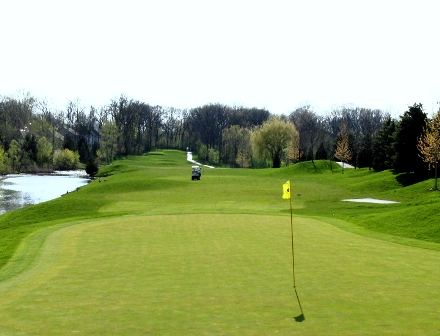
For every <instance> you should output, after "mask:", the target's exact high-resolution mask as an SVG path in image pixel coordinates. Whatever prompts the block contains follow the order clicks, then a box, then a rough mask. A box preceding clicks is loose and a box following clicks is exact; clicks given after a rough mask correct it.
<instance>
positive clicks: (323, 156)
mask: <svg viewBox="0 0 440 336" xmlns="http://www.w3.org/2000/svg"><path fill="white" fill-rule="evenodd" d="M316 160H327V151H326V150H325V146H324V142H321V143H320V144H319V146H318V149H317V150H316Z"/></svg>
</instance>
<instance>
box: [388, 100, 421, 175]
mask: <svg viewBox="0 0 440 336" xmlns="http://www.w3.org/2000/svg"><path fill="white" fill-rule="evenodd" d="M426 118H427V116H426V113H424V112H423V106H422V104H414V105H413V106H410V107H409V108H408V111H406V112H405V113H404V115H403V116H401V117H400V122H399V123H398V125H397V130H396V140H395V143H394V151H395V156H394V168H395V169H396V171H398V172H405V173H411V172H414V173H416V174H426V164H425V163H424V162H423V160H422V159H421V158H420V156H419V150H418V149H417V143H418V141H419V138H420V136H421V135H422V133H423V129H424V127H425V125H426Z"/></svg>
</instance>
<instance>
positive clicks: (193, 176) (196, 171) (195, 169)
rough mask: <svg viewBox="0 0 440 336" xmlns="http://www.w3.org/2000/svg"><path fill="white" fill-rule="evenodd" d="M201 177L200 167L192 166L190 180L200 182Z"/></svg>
mask: <svg viewBox="0 0 440 336" xmlns="http://www.w3.org/2000/svg"><path fill="white" fill-rule="evenodd" d="M200 176H202V168H201V167H200V166H192V173H191V180H193V181H194V180H200Z"/></svg>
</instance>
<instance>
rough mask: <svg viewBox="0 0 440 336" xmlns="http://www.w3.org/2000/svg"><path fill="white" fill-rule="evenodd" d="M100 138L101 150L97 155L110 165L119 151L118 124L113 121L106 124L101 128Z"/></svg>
mask: <svg viewBox="0 0 440 336" xmlns="http://www.w3.org/2000/svg"><path fill="white" fill-rule="evenodd" d="M100 136H101V142H100V148H99V149H98V151H97V153H96V154H97V156H98V158H99V159H100V160H102V161H104V162H106V163H107V164H110V163H112V161H113V159H114V158H115V156H116V153H117V150H118V139H119V135H118V128H117V127H116V124H115V123H114V122H111V121H107V122H105V123H104V124H103V125H102V127H101V131H100Z"/></svg>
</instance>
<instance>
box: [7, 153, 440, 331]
mask: <svg viewBox="0 0 440 336" xmlns="http://www.w3.org/2000/svg"><path fill="white" fill-rule="evenodd" d="M190 172H191V164H190V163H188V162H186V154H185V153H183V152H180V151H162V152H160V154H157V155H147V156H142V157H128V158H124V159H121V160H118V161H116V162H114V164H113V165H111V166H107V167H104V168H102V169H101V171H100V174H101V176H102V177H101V178H100V179H96V180H95V181H93V182H92V183H90V184H89V185H87V186H85V187H83V188H80V190H79V191H77V192H73V193H70V194H67V195H65V196H63V197H61V198H59V199H57V200H53V201H50V202H47V203H43V204H39V205H36V206H32V207H28V208H25V209H22V210H19V211H14V212H11V213H8V214H5V215H2V216H0V232H1V233H2V234H1V238H0V242H1V244H0V262H1V265H2V266H3V268H2V269H1V271H0V296H1V297H2V300H1V301H0V334H2V335H3V334H4V335H17V334H23V335H71V334H87V335H93V334H96V335H104V334H118V335H122V334H123V335H126V334H130V335H145V334H151V335H157V334H164V335H176V334H178V335H291V334H299V335H323V334H326V335H353V334H355V335H386V334H389V335H395V334H404V335H405V334H411V335H414V334H425V335H434V334H439V333H440V321H439V319H438V316H439V314H440V310H439V307H440V293H439V292H438V279H439V278H440V273H439V272H440V269H439V268H438V265H439V264H440V252H439V251H440V244H439V243H440V232H439V228H438V227H439V225H438V221H437V219H436V218H437V215H436V209H438V206H439V201H438V197H439V194H438V192H429V191H428V189H429V188H430V186H431V185H432V181H426V182H421V183H418V184H413V185H409V186H406V187H404V186H402V185H401V184H400V183H399V182H398V179H397V176H395V175H393V174H392V173H391V172H388V171H386V172H381V173H374V172H372V171H369V170H352V169H345V170H344V174H341V169H340V168H339V167H337V166H334V167H333V172H332V171H330V169H329V163H328V162H320V161H317V162H315V166H313V165H312V164H311V163H310V162H306V163H300V164H297V165H293V166H289V167H285V168H281V169H262V170H251V169H226V168H216V169H208V168H205V169H204V173H203V175H202V179H201V181H191V178H190ZM287 179H290V180H291V182H292V195H293V199H292V206H293V211H294V218H293V225H294V232H295V265H296V268H295V269H296V280H297V281H296V283H297V290H298V294H299V297H300V299H301V304H302V307H303V310H304V314H305V317H306V320H305V321H304V322H303V323H297V322H295V320H294V318H293V317H294V316H297V315H299V314H300V310H299V306H298V303H297V301H296V296H295V292H294V291H293V288H292V256H291V245H290V238H291V237H290V216H289V202H288V201H285V200H282V199H281V195H282V189H281V187H282V184H283V183H284V182H285V181H286V180H287ZM356 197H362V198H364V197H372V198H381V199H391V200H395V201H399V202H401V203H399V204H393V205H378V204H360V203H347V202H341V200H342V199H345V198H356ZM396 243H398V244H396ZM421 247H422V248H421Z"/></svg>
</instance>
